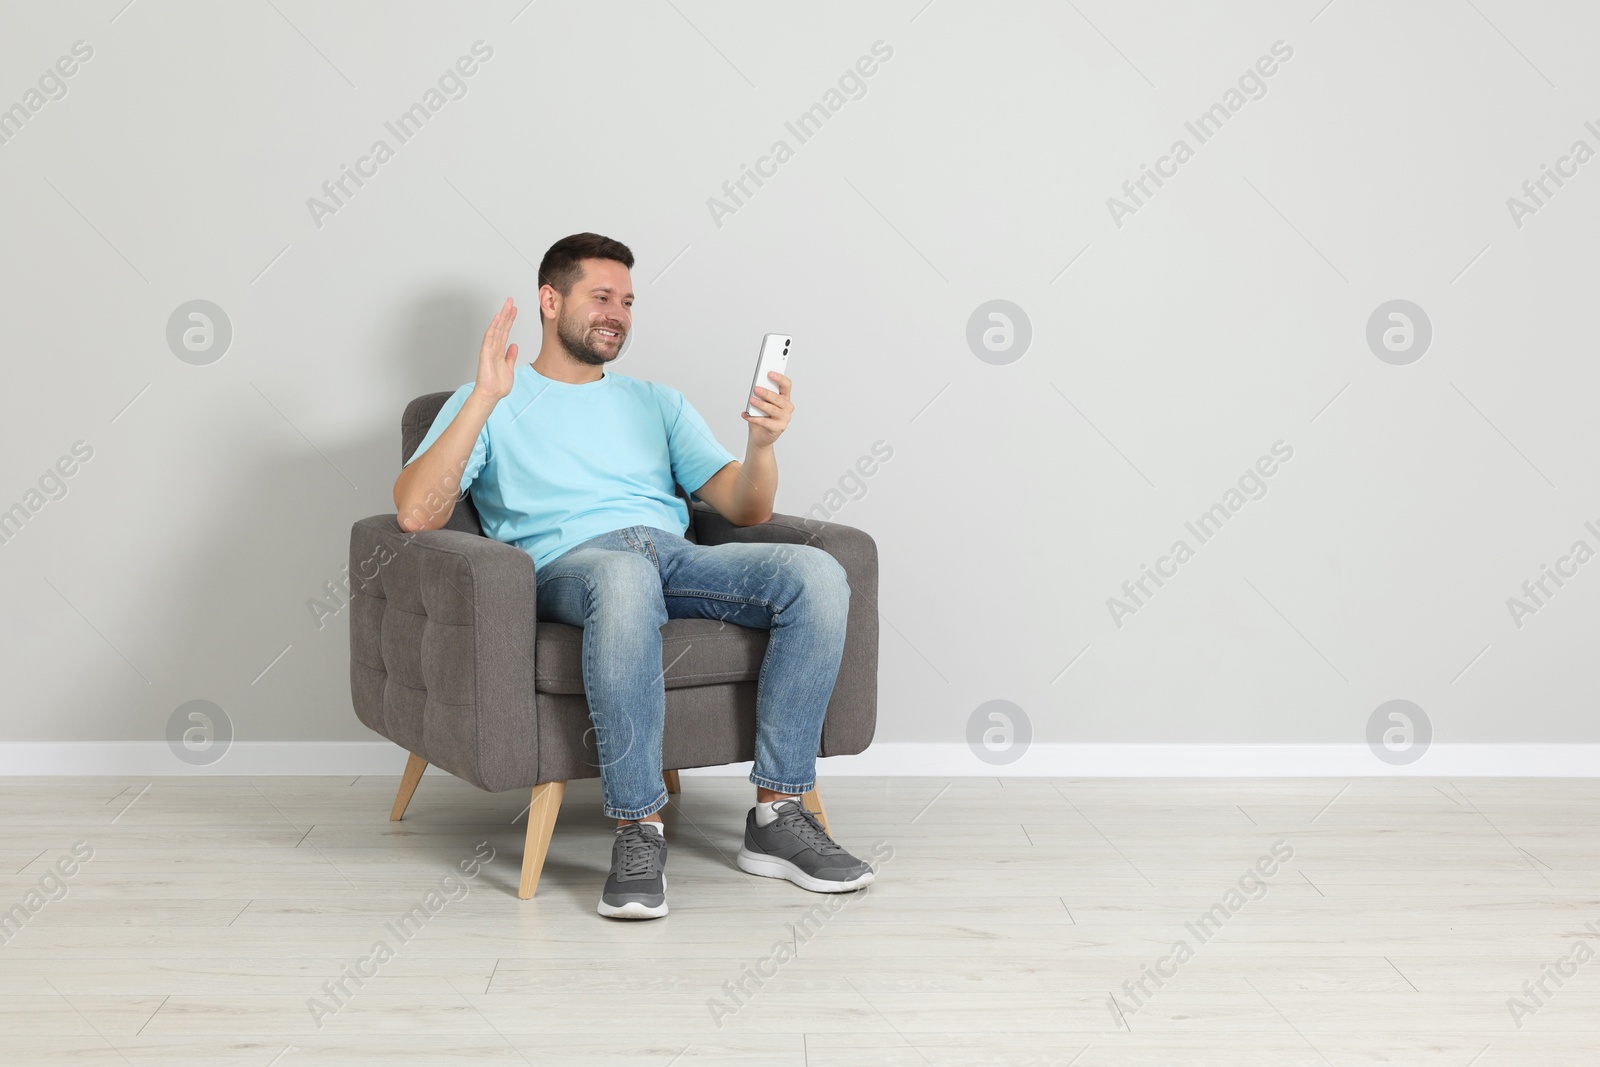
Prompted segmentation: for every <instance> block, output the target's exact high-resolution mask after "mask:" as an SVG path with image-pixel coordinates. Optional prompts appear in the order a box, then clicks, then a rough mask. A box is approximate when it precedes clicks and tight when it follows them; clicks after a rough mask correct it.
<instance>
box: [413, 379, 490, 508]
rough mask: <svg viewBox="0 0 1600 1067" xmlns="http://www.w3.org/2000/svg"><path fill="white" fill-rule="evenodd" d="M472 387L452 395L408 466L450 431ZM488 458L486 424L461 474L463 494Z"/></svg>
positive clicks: (464, 386) (461, 389)
mask: <svg viewBox="0 0 1600 1067" xmlns="http://www.w3.org/2000/svg"><path fill="white" fill-rule="evenodd" d="M472 387H473V383H472V382H468V383H467V384H466V385H463V386H462V387H461V388H459V389H457V390H456V391H455V392H454V393H451V394H450V399H449V400H446V401H445V402H444V407H442V408H440V409H439V414H437V415H435V416H434V417H433V425H432V426H430V427H428V435H427V436H426V437H424V438H423V439H422V443H421V444H419V445H417V450H416V451H415V452H413V453H411V459H408V460H406V466H408V467H409V466H411V464H412V462H413V461H414V460H415V459H416V458H417V457H418V456H420V455H422V454H423V453H424V452H426V451H427V450H428V449H430V448H432V447H433V443H434V442H435V441H437V440H438V439H439V437H440V435H441V434H443V433H444V432H445V430H447V429H449V427H450V423H451V421H452V420H453V419H454V418H455V417H456V416H457V415H458V414H460V412H461V409H462V408H463V407H465V406H466V403H467V398H468V397H470V396H471V395H472ZM488 458H489V424H488V423H484V426H483V429H481V430H479V431H478V439H477V440H476V441H475V442H473V445H472V454H471V455H470V456H468V457H467V466H466V469H465V470H463V471H462V472H461V491H462V492H463V493H464V492H466V491H467V487H468V486H470V485H471V484H472V483H473V481H474V480H475V479H476V478H477V477H478V472H479V471H481V470H483V465H484V463H485V462H487V461H488Z"/></svg>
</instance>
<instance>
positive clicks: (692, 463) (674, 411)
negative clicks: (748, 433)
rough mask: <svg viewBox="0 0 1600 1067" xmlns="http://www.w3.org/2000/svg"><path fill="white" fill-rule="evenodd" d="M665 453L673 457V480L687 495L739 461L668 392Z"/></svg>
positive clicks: (674, 393) (682, 398) (683, 402)
mask: <svg viewBox="0 0 1600 1067" xmlns="http://www.w3.org/2000/svg"><path fill="white" fill-rule="evenodd" d="M667 395H668V406H667V418H668V427H667V449H668V451H669V452H670V453H671V454H672V477H673V478H674V479H675V480H676V481H677V483H678V484H679V485H681V486H683V487H684V489H686V490H688V491H689V492H690V493H695V492H697V491H698V490H699V489H700V487H701V486H702V485H705V484H706V482H707V481H709V480H710V479H711V476H712V475H713V474H715V473H717V472H718V471H719V470H721V469H722V468H723V467H726V466H727V465H728V464H730V463H734V462H737V460H738V457H737V456H735V455H734V454H733V453H732V452H729V451H728V450H727V449H726V448H723V447H722V442H720V441H718V440H717V439H716V437H714V436H713V435H712V433H711V427H709V426H707V425H706V420H705V419H703V418H701V417H700V413H699V412H698V411H696V410H695V409H694V405H693V404H691V403H689V401H688V398H686V397H685V396H684V395H683V394H682V393H680V392H678V391H677V390H676V389H673V390H670V391H669V392H668V394H667Z"/></svg>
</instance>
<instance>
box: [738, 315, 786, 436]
mask: <svg viewBox="0 0 1600 1067" xmlns="http://www.w3.org/2000/svg"><path fill="white" fill-rule="evenodd" d="M792 340H794V338H792V337H790V336H789V335H788V334H786V333H769V334H767V335H766V336H765V337H763V338H762V339H761V354H760V355H758V356H757V357H756V376H755V378H753V379H752V380H751V382H750V390H749V392H747V393H745V396H746V397H752V396H755V395H756V386H758V385H759V386H761V388H763V389H770V390H772V391H773V392H774V393H776V392H777V391H778V383H777V382H774V381H773V380H772V379H771V378H768V377H767V371H769V370H775V371H777V372H778V373H779V374H783V375H787V374H788V373H789V371H788V370H787V368H788V366H789V342H790V341H792ZM744 412H745V414H746V415H753V416H755V417H756V418H761V417H763V416H764V415H766V414H767V413H766V412H765V411H762V410H761V409H760V408H758V407H756V406H755V405H754V404H746V405H745V408H744Z"/></svg>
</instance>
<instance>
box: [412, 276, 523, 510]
mask: <svg viewBox="0 0 1600 1067" xmlns="http://www.w3.org/2000/svg"><path fill="white" fill-rule="evenodd" d="M516 317H517V306H516V304H514V303H513V302H512V301H511V298H510V297H507V298H506V302H505V303H504V304H503V305H501V308H500V312H499V314H497V315H495V317H494V321H493V322H491V323H490V324H489V329H488V330H487V331H486V332H485V333H484V335H483V347H482V348H480V349H479V350H478V377H477V381H476V382H475V383H474V385H473V388H472V392H471V394H469V395H468V397H467V400H466V403H464V404H463V405H462V406H461V410H460V411H458V412H456V416H455V418H453V419H451V420H450V425H449V426H447V427H445V430H444V432H443V433H441V434H440V435H439V438H438V440H436V441H434V442H433V444H432V445H430V446H429V447H428V450H427V451H426V452H424V453H423V454H422V455H420V456H417V457H415V458H413V460H412V461H411V463H409V464H408V465H407V466H406V467H405V468H404V469H403V470H401V472H400V477H398V478H396V479H395V482H394V505H395V510H396V511H398V512H399V520H400V528H401V529H402V530H404V531H405V532H406V533H415V532H417V531H418V530H437V529H440V528H441V527H443V526H444V524H445V523H447V522H449V521H450V516H451V515H452V514H453V513H454V512H455V509H456V499H457V498H458V497H459V496H460V495H461V475H462V472H463V471H465V470H466V467H467V461H468V460H469V459H471V457H472V449H473V447H474V446H475V445H476V444H477V442H478V435H479V434H480V433H482V432H483V427H484V424H485V423H486V422H488V421H489V413H490V412H492V411H493V410H494V407H495V405H496V404H498V403H499V402H500V400H501V398H503V397H505V396H506V395H507V394H509V393H510V392H511V383H512V380H513V377H514V375H515V373H516V367H517V346H516V345H511V346H510V347H505V345H506V338H507V336H509V335H510V333H511V323H512V322H513V321H514V320H515V319H516Z"/></svg>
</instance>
